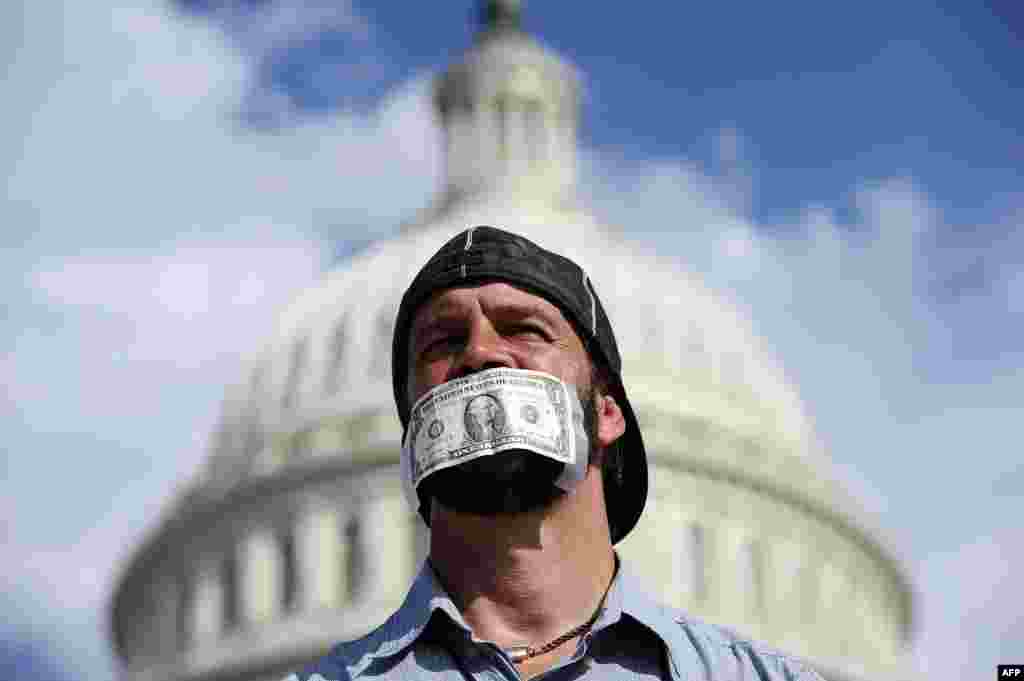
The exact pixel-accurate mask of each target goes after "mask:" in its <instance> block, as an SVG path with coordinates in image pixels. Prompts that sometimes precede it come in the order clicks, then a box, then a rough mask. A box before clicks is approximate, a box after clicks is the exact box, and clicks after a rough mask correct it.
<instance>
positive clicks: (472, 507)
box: [421, 388, 596, 517]
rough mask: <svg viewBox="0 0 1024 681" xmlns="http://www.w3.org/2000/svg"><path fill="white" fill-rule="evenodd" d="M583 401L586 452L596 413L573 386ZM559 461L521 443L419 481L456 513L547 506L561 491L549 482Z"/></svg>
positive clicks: (429, 494) (590, 444)
mask: <svg viewBox="0 0 1024 681" xmlns="http://www.w3.org/2000/svg"><path fill="white" fill-rule="evenodd" d="M577 395H578V396H579V399H580V404H581V405H582V407H583V429H584V431H585V432H586V434H587V443H588V447H587V450H588V451H586V452H577V455H580V456H588V457H589V456H590V453H591V452H592V451H594V442H595V433H596V417H595V406H594V398H593V392H592V390H590V389H588V390H587V391H586V392H584V391H583V390H581V389H579V388H577ZM564 466H565V464H563V463H560V462H558V461H553V460H551V459H549V458H547V457H546V456H541V455H540V454H536V453H534V452H530V451H526V450H522V449H509V450H505V451H503V452H498V453H497V454H491V455H489V456H484V457H481V458H479V459H474V460H472V461H468V462H466V463H464V464H459V465H458V466H453V467H451V468H446V469H444V470H442V471H438V472H437V473H434V474H433V475H431V476H430V477H428V478H427V479H426V480H424V481H423V483H422V485H421V487H422V493H423V496H424V497H425V498H427V499H429V498H431V497H433V498H434V499H436V500H437V501H438V502H440V503H441V505H443V506H444V507H445V508H448V509H451V510H453V511H456V512H458V513H468V514H472V515H478V516H487V517H493V516H498V515H503V514H510V513H526V512H530V511H537V510H541V509H545V508H549V507H551V506H552V505H553V504H554V503H555V502H556V501H557V500H558V499H560V498H562V497H564V496H565V495H566V492H565V490H563V489H561V488H560V487H558V486H557V485H555V480H557V479H558V476H559V475H561V473H562V470H563V467H564Z"/></svg>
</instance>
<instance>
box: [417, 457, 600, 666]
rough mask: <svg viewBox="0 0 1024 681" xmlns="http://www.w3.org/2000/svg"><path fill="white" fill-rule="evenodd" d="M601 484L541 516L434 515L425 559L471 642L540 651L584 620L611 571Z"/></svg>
mask: <svg viewBox="0 0 1024 681" xmlns="http://www.w3.org/2000/svg"><path fill="white" fill-rule="evenodd" d="M594 472H596V471H594ZM600 484H601V477H600V474H599V473H598V474H597V475H595V476H588V478H587V479H585V480H584V481H583V482H581V484H580V486H579V487H577V488H576V489H575V490H573V492H571V493H570V494H568V495H566V496H565V497H562V498H560V499H559V500H558V501H557V502H556V504H555V506H554V507H552V508H549V509H545V510H542V511H532V512H528V513H519V514H504V515H497V516H492V517H484V516H474V515H468V514H458V513H454V512H451V511H449V510H446V509H439V510H438V511H437V512H436V513H435V515H434V517H433V518H432V520H431V527H432V532H431V547H430V562H431V564H432V566H433V567H434V570H435V571H436V572H437V574H438V577H439V578H440V580H441V582H442V584H443V585H444V587H445V588H446V589H447V591H448V593H449V595H451V597H452V599H453V600H454V601H455V603H456V605H457V606H458V608H459V610H460V611H461V613H462V616H463V617H464V618H465V620H466V622H467V623H468V624H469V626H470V627H471V628H472V629H473V633H474V635H475V636H476V638H478V639H481V640H487V641H492V642H494V643H496V644H498V645H499V646H501V647H503V648H509V647H512V646H515V645H524V644H525V645H531V646H534V647H540V646H542V645H544V644H545V643H547V642H549V641H551V640H553V639H555V638H557V637H559V636H561V635H562V634H564V633H566V632H567V631H569V630H571V629H573V628H575V627H577V626H579V625H581V624H583V623H585V622H586V621H587V620H589V619H590V617H591V616H592V615H593V614H594V612H595V610H596V609H597V608H598V607H599V605H600V602H601V599H602V597H603V595H604V594H605V592H606V591H607V589H608V586H609V584H610V583H611V580H612V577H613V576H614V573H615V555H614V552H613V550H612V546H611V539H610V536H609V533H608V525H607V519H606V516H605V512H604V503H603V492H602V490H601V489H600Z"/></svg>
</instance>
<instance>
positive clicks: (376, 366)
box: [370, 307, 395, 379]
mask: <svg viewBox="0 0 1024 681" xmlns="http://www.w3.org/2000/svg"><path fill="white" fill-rule="evenodd" d="M394 329H395V310H394V308H390V307H389V308H386V309H384V310H382V311H381V312H380V314H378V315H377V321H376V323H375V324H374V335H373V343H372V344H371V346H370V347H371V348H373V360H372V361H371V362H370V377H371V378H377V379H381V378H388V377H389V375H390V373H391V335H392V334H393V333H394Z"/></svg>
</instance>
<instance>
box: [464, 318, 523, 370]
mask: <svg viewBox="0 0 1024 681" xmlns="http://www.w3.org/2000/svg"><path fill="white" fill-rule="evenodd" d="M514 366H515V361H514V359H513V357H512V356H511V354H509V352H508V348H507V347H506V346H505V341H504V339H503V338H502V337H501V334H500V333H498V332H497V330H496V329H495V328H494V326H493V325H491V323H490V322H489V321H487V320H481V321H478V322H477V323H475V324H473V327H472V328H471V329H470V333H469V337H468V338H467V339H466V345H465V346H464V347H463V348H462V352H461V353H459V358H458V360H457V362H456V365H455V366H454V367H453V369H454V376H453V378H461V377H462V376H468V375H469V374H473V373H476V372H478V371H484V370H486V369H498V368H502V367H514Z"/></svg>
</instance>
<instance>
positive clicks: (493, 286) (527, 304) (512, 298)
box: [412, 282, 569, 331]
mask: <svg viewBox="0 0 1024 681" xmlns="http://www.w3.org/2000/svg"><path fill="white" fill-rule="evenodd" d="M477 304H479V305H480V306H481V307H482V308H484V310H485V312H490V311H497V312H503V311H511V312H517V313H524V314H531V313H532V314H537V315H540V316H543V317H549V318H552V319H554V320H559V321H562V322H564V323H566V324H568V323H569V322H568V320H566V319H565V316H564V315H563V314H562V311H561V310H560V309H559V308H558V306H557V305H555V304H554V303H552V302H550V301H548V300H546V299H545V298H543V297H541V296H538V295H536V294H535V293H531V292H529V291H526V290H524V289H521V288H519V287H517V286H514V285H512V284H509V283H506V282H488V283H483V284H473V285H467V286H457V287H453V288H447V289H443V290H440V291H436V292H434V293H433V294H432V295H431V296H430V298H428V299H427V300H426V301H424V302H423V303H422V304H421V305H420V307H419V309H418V310H417V311H416V314H415V316H414V317H413V324H412V329H413V331H415V330H416V329H417V328H418V327H420V326H422V325H423V324H426V323H429V322H430V321H431V320H432V319H434V318H436V317H441V316H447V315H455V314H458V313H459V312H460V311H462V310H464V309H471V308H472V307H474V306H476V305H477Z"/></svg>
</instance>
